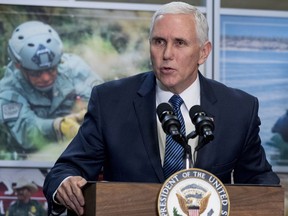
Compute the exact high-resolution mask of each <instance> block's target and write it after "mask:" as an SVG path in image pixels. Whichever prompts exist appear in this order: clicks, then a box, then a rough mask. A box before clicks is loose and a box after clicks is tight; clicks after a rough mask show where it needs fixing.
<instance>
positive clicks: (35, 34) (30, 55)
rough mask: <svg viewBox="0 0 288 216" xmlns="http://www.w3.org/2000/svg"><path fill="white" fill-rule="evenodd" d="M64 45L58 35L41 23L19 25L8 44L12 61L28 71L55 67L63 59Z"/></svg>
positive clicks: (29, 22) (32, 22)
mask: <svg viewBox="0 0 288 216" xmlns="http://www.w3.org/2000/svg"><path fill="white" fill-rule="evenodd" d="M62 52H63V44H62V41H61V39H60V37H59V35H58V33H57V32H56V31H55V30H54V29H53V28H52V27H51V26H49V25H47V24H45V23H42V22H39V21H28V22H25V23H22V24H21V25H19V26H18V27H17V28H16V29H15V30H14V31H13V33H12V36H11V38H10V39H9V42H8V54H9V57H10V58H11V60H12V61H13V62H15V63H19V64H20V65H21V66H22V67H23V68H25V69H28V70H35V71H37V70H46V69H49V68H52V67H55V66H56V65H57V64H58V63H59V62H60V59H61V56H62Z"/></svg>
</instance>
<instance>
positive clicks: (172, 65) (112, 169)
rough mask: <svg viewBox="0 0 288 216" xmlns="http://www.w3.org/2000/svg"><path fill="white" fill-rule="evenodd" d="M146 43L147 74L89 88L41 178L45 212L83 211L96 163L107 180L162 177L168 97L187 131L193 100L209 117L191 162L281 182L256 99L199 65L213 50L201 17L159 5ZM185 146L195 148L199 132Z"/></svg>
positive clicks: (219, 172) (227, 176)
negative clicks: (207, 138)
mask: <svg viewBox="0 0 288 216" xmlns="http://www.w3.org/2000/svg"><path fill="white" fill-rule="evenodd" d="M149 41H150V55H151V62H152V66H153V71H152V72H147V73H141V74H138V75H136V76H133V77H128V78H124V79H121V80H118V81H112V82H106V83H104V84H102V85H99V86H96V87H94V89H93V90H92V94H91V98H90V101H89V105H88V111H87V113H86V115H85V118H84V122H83V124H82V126H81V127H80V129H79V132H78V134H77V135H76V137H75V138H74V139H73V140H72V142H71V143H70V145H69V146H68V147H67V149H66V150H65V151H64V153H63V154H62V155H61V156H60V158H59V159H58V160H57V162H56V164H55V166H54V167H53V168H52V169H51V172H50V173H49V174H48V175H47V178H46V181H45V183H44V193H45V194H46V197H47V199H48V202H49V205H50V211H51V210H52V212H55V213H56V212H57V211H58V209H61V208H64V207H66V208H68V209H72V210H74V211H75V212H76V213H77V214H79V215H81V214H83V205H84V199H83V195H82V192H81V187H83V186H84V185H85V184H86V182H87V180H90V181H91V180H97V178H98V175H99V173H100V172H101V169H102V168H103V178H104V180H107V181H122V182H156V183H157V182H158V183H163V182H164V181H165V179H166V177H165V176H164V170H163V166H164V161H165V136H166V135H165V133H164V132H163V130H162V128H161V123H160V122H159V120H158V118H157V116H156V107H157V106H158V105H159V104H160V103H162V102H168V100H169V98H170V97H171V96H173V95H178V96H180V97H181V98H182V99H183V101H184V103H183V104H182V105H181V112H182V114H183V117H184V121H185V127H186V133H189V132H191V131H193V130H194V129H195V128H194V125H193V124H192V123H191V119H190V118H189V114H188V112H189V110H190V108H191V107H192V106H194V105H196V104H198V105H199V104H200V105H201V107H202V108H203V109H204V110H205V111H206V113H207V114H208V115H209V116H211V117H212V118H213V119H214V124H215V130H214V136H215V138H214V140H213V141H212V142H210V143H208V144H206V145H204V146H203V147H202V148H201V149H199V151H197V152H196V153H195V155H196V160H195V163H194V167H196V168H200V169H205V170H207V171H209V172H211V173H212V174H214V175H216V176H217V177H218V178H219V179H220V180H221V181H222V182H223V183H231V182H232V179H233V181H234V182H235V183H241V184H242V183H243V184H246V183H249V184H279V178H278V177H277V175H276V174H275V173H274V172H273V171H272V169H271V166H270V165H269V163H268V162H267V160H266V156H265V153H264V150H263V148H262V146H261V141H260V137H259V125H260V120H259V117H258V100H257V99H256V98H255V97H253V96H251V95H249V94H247V93H245V92H243V91H241V90H236V89H232V88H228V87H226V86H224V85H223V84H220V83H218V82H216V81H213V80H210V79H206V78H204V76H202V75H201V73H200V72H199V71H198V67H199V65H201V64H203V63H204V62H205V61H206V59H207V57H208V56H209V53H210V51H211V43H210V42H209V40H208V24H207V21H206V19H205V17H204V15H203V14H201V13H200V12H199V11H198V10H197V9H196V8H195V7H193V6H191V5H189V4H186V3H182V2H172V3H169V4H165V5H163V6H162V7H161V8H160V9H159V10H157V11H156V13H155V14H154V16H153V18H152V25H151V29H150V38H149ZM199 140H200V139H199ZM189 145H190V146H191V147H192V151H194V149H195V146H197V145H198V137H197V138H196V139H190V140H189ZM175 157H178V158H179V157H180V158H181V157H182V155H178V156H177V155H176V156H175ZM59 185H60V186H59Z"/></svg>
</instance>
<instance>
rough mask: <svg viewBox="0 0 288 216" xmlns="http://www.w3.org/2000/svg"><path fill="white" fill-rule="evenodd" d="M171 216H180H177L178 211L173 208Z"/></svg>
mask: <svg viewBox="0 0 288 216" xmlns="http://www.w3.org/2000/svg"><path fill="white" fill-rule="evenodd" d="M173 216H182V215H181V214H178V211H177V209H176V208H175V207H174V208H173Z"/></svg>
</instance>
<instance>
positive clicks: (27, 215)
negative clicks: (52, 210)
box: [6, 200, 47, 216]
mask: <svg viewBox="0 0 288 216" xmlns="http://www.w3.org/2000/svg"><path fill="white" fill-rule="evenodd" d="M46 215H47V212H46V210H45V209H44V208H43V206H42V205H41V204H40V203H39V202H38V201H36V200H29V202H28V203H23V202H20V201H19V200H17V201H16V202H15V203H13V204H12V205H11V206H10V207H9V209H8V210H7V212H6V216H46Z"/></svg>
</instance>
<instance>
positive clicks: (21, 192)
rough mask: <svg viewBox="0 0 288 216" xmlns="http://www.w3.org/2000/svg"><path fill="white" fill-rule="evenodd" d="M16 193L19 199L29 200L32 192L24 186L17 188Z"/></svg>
mask: <svg viewBox="0 0 288 216" xmlns="http://www.w3.org/2000/svg"><path fill="white" fill-rule="evenodd" d="M16 195H17V198H18V200H19V201H21V202H28V201H29V200H30V197H31V192H30V190H29V189H28V188H26V187H23V188H19V189H16Z"/></svg>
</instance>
